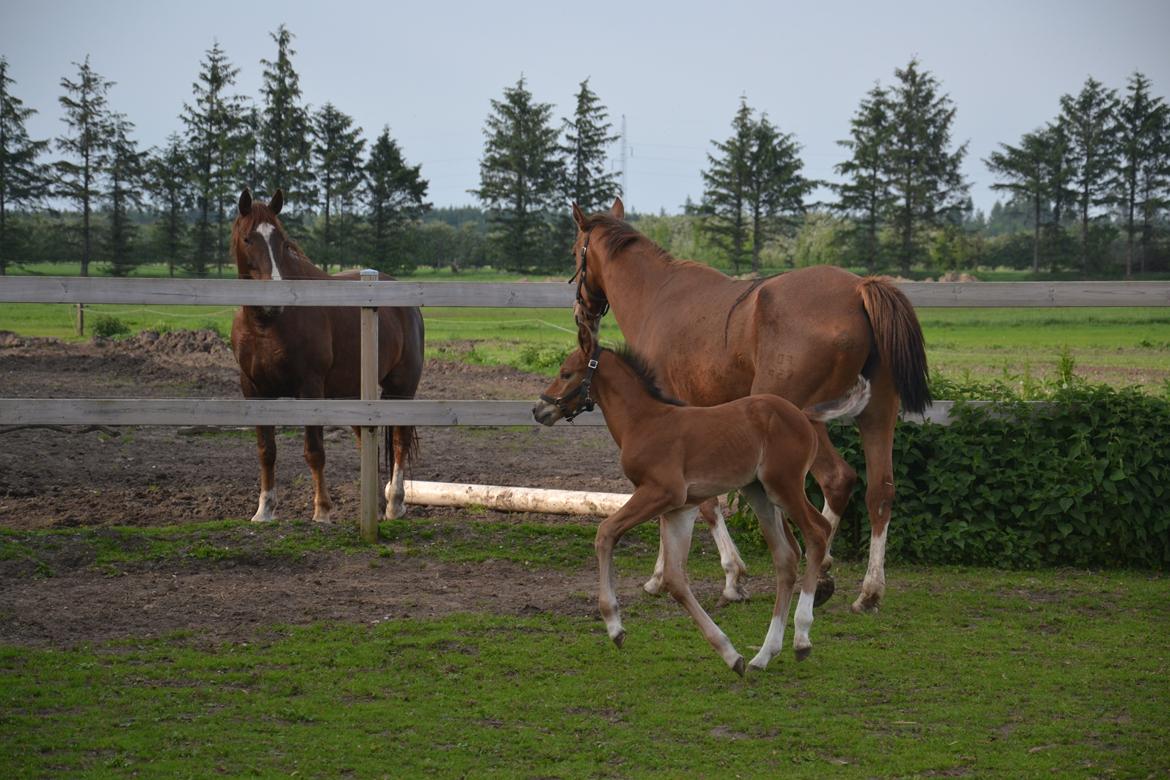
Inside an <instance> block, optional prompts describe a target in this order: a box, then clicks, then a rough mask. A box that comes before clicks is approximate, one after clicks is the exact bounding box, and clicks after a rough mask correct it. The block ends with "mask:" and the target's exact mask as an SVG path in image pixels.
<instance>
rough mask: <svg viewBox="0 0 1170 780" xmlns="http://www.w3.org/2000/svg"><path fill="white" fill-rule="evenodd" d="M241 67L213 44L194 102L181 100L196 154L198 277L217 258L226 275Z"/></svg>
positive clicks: (239, 158) (238, 163)
mask: <svg viewBox="0 0 1170 780" xmlns="http://www.w3.org/2000/svg"><path fill="white" fill-rule="evenodd" d="M239 72H240V69H239V68H237V67H234V66H233V65H232V64H231V62H229V61H228V58H227V55H226V54H225V53H224V51H223V49H221V48H220V46H219V43H218V42H215V43H213V44H212V47H211V48H210V49H208V50H207V54H206V56H205V58H204V60H203V64H202V67H201V68H200V71H199V75H198V77H197V78H196V81H195V82H194V84H192V85H191V89H192V93H193V95H194V103H193V104H184V105H183V114H182V120H183V124H184V125H185V127H186V129H187V139H188V140H187V144H188V148H189V150H190V153H191V158H192V159H191V165H190V166H189V167H188V169H189V171H190V173H191V175H192V180H191V184H192V189H193V191H194V192H195V206H196V218H195V226H194V234H195V235H194V238H195V247H194V253H193V255H192V258H191V271H192V272H193V273H195V274H196V275H199V276H202V275H204V274H206V273H207V270H208V268H209V267H210V265H211V263H212V261H213V260H214V262H215V265H216V267H217V270H218V271H219V273H220V275H222V274H223V261H224V256H225V255H226V253H227V244H226V242H227V223H226V217H227V213H228V207H229V205H230V204H231V203H234V201H235V196H236V194H237V192H236V190H237V189H238V188H237V183H238V182H237V179H238V175H239V172H240V170H241V169H242V167H243V150H242V149H241V147H240V136H241V134H240V129H239V127H240V124H241V123H242V122H243V121H244V117H245V115H246V111H247V108H246V105H245V101H244V98H243V97H241V96H240V95H233V94H231V88H232V86H233V85H234V84H235V83H236V76H237V75H238V74H239Z"/></svg>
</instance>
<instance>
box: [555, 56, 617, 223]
mask: <svg viewBox="0 0 1170 780" xmlns="http://www.w3.org/2000/svg"><path fill="white" fill-rule="evenodd" d="M608 118H609V112H608V111H606V109H605V106H603V105H601V100H600V99H599V98H598V97H597V95H596V94H595V93H594V92H593V91H592V90H591V89H589V79H585V80H584V81H582V82H581V89H580V91H578V92H577V108H576V110H575V111H574V112H573V117H572V118H571V119H568V118H566V119H565V120H564V123H563V132H564V138H565V142H564V145H563V146H562V147H561V151H562V153H563V154H564V156H565V174H566V175H565V199H566V201H568V202H571V203H576V204H577V205H578V206H580V207H581V209H582V211H584V212H585V213H586V214H590V213H592V212H595V211H601V210H602V209H604V208H608V207H609V205H610V204H611V203H613V201H614V199H615V198H616V197H617V196H618V195H619V194H621V187H620V185H619V184H618V181H617V175H616V174H614V173H606V171H605V161H606V149H607V147H609V145H610V144H612V143H613V142H614V141H616V140H618V138H619V137H620V136H618V135H616V134H612V133H610V129H611V128H612V127H613V124H612V123H611V122H608V121H606V120H607V119H608Z"/></svg>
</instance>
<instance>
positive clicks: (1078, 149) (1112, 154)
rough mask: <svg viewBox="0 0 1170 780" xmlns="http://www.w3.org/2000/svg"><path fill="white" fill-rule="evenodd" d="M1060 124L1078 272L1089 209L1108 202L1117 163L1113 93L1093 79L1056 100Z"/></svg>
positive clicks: (1085, 269) (1084, 265)
mask: <svg viewBox="0 0 1170 780" xmlns="http://www.w3.org/2000/svg"><path fill="white" fill-rule="evenodd" d="M1060 108H1061V115H1060V123H1061V125H1062V126H1063V127H1064V128H1065V132H1066V133H1067V134H1068V141H1069V150H1070V159H1071V162H1072V166H1073V169H1072V176H1071V183H1072V185H1073V189H1075V190H1076V193H1077V195H1076V204H1077V211H1078V214H1079V216H1080V220H1081V246H1080V254H1081V271H1082V273H1085V274H1088V273H1089V271H1090V268H1089V256H1090V251H1089V222H1090V214H1091V212H1092V210H1093V209H1094V208H1096V207H1098V206H1103V205H1105V204H1106V203H1108V202H1109V195H1110V192H1109V179H1110V173H1111V171H1112V170H1113V167H1114V165H1115V164H1116V160H1117V145H1116V138H1115V129H1116V128H1115V125H1114V112H1115V111H1116V109H1117V94H1116V92H1114V91H1113V90H1111V89H1106V88H1105V87H1104V85H1102V84H1101V82H1099V81H1097V80H1096V79H1094V78H1093V77H1091V76H1090V77H1089V78H1088V79H1087V80H1086V81H1085V85H1084V87H1082V88H1081V91H1080V94H1078V95H1077V96H1076V97H1075V98H1074V97H1073V96H1072V95H1064V96H1063V97H1061V98H1060Z"/></svg>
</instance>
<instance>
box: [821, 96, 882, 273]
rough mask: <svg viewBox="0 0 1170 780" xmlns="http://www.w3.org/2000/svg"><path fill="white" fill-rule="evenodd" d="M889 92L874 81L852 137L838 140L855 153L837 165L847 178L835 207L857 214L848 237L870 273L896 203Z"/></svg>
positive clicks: (852, 128)
mask: <svg viewBox="0 0 1170 780" xmlns="http://www.w3.org/2000/svg"><path fill="white" fill-rule="evenodd" d="M890 111H891V108H890V103H889V95H888V93H887V92H886V90H885V89H884V88H882V86H881V85H876V84H875V85H874V87H873V89H871V90H870V91H869V92H868V93H867V94H866V96H865V97H864V98H862V100H861V105H860V106H858V108H857V112H856V113H855V114H854V115H853V119H851V120H850V122H849V125H850V131H849V134H850V137H849V139H847V140H844V141H838V142H837V144H838V145H840V146H843V147H845V148H846V149H848V150H849V151H850V152H851V157H850V158H849V159H848V160H846V161H845V162H842V163H839V164H838V165H837V166H836V167H834V169H833V170H834V171H835V172H836V173H837V174H838V175H840V176H845V177H846V178H847V180H846V181H845V182H844V183H842V184H837V185H835V186H834V189H835V190H836V192H837V203H836V206H835V208H836V209H837V210H838V211H841V212H844V213H845V214H848V215H849V216H851V217H853V223H852V226H851V227H850V228H848V229H847V232H846V234H845V237H846V239H847V240H849V241H850V242H851V243H852V244H853V245H854V246H858V247H860V251H861V255H862V257H863V258H864V259H865V265H866V268H868V269H869V271H870V273H873V272H874V271H876V270H877V267H878V262H879V253H880V245H879V243H878V235H879V233H880V231H881V228H882V226H883V224H884V220H885V218H886V216H887V215H888V214H889V213H890V211H891V210H892V209H893V206H894V195H893V193H892V192H891V191H890V182H889V180H888V179H887V172H886V152H887V151H888V146H889V143H890V137H891V135H892V134H893V131H894V127H893V125H892V124H891V118H890Z"/></svg>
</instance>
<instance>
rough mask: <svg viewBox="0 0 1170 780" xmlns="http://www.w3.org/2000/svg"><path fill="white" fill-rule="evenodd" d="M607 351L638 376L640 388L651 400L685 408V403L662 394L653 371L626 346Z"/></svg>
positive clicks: (639, 356) (640, 357)
mask: <svg viewBox="0 0 1170 780" xmlns="http://www.w3.org/2000/svg"><path fill="white" fill-rule="evenodd" d="M609 351H610V352H612V353H613V354H614V356H616V357H617V358H618V359H619V360H621V361H622V362H623V363H625V364H626V365H627V366H629V367H630V369H631V370H632V371H633V372H634V373H635V374H637V375H638V379H640V380H642V386H643V387H645V388H646V392H647V393H649V394H650V397H651V398H654V399H656V400H658V401H662V402H663V403H667V404H670V405H672V406H686V404H685V403H683V402H682V401H680V400H678V399H677V398H674V397H672V396H669V395H667V394H666V393H664V392H662V388H660V387H659V386H658V379H657V377H655V376H654V370H653V369H652V368H650V366H649V365H647V364H646V361H645V360H643V359H642V356H641V355H639V354H638V353H637V352H635V351H634V350H632V349H631V348H630V346H629V345H628V344H623V345H622V346H620V347H618V348H617V349H611V350H609Z"/></svg>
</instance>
